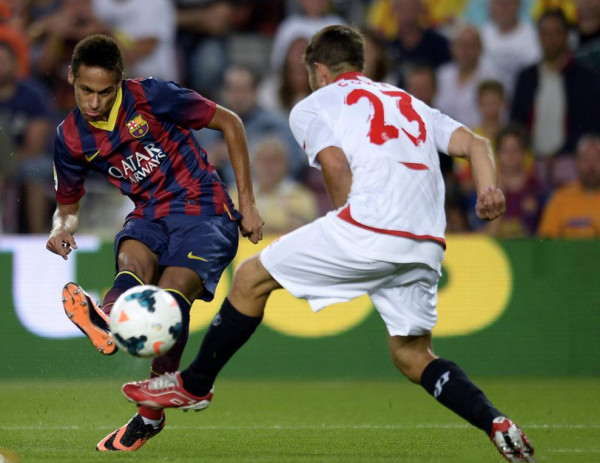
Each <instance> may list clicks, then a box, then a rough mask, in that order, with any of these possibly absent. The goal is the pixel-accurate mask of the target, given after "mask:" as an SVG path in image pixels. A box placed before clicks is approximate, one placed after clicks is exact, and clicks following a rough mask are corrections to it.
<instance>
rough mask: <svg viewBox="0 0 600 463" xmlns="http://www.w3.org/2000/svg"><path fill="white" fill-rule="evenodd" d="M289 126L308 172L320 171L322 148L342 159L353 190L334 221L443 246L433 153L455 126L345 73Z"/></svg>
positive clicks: (399, 93) (385, 87)
mask: <svg viewBox="0 0 600 463" xmlns="http://www.w3.org/2000/svg"><path fill="white" fill-rule="evenodd" d="M290 127H291V129H292V132H293V134H294V137H295V138H296V140H297V141H298V143H299V144H300V145H301V146H302V147H303V148H304V150H305V151H306V153H307V155H308V159H309V163H310V164H311V165H312V166H314V167H320V166H319V164H318V161H317V160H316V156H317V154H318V153H319V152H320V151H321V150H323V149H324V148H327V147H330V146H335V147H338V148H340V149H342V150H343V152H344V153H345V155H346V158H347V160H348V164H349V165H350V168H351V170H352V187H351V190H350V194H349V196H348V202H347V204H346V205H344V206H343V207H342V208H341V209H340V210H338V211H337V212H336V215H337V216H338V217H339V218H341V219H343V220H345V221H346V222H349V223H352V224H354V225H355V226H358V227H361V228H364V229H367V230H371V231H375V232H378V233H380V234H384V235H389V236H396V237H404V238H410V239H411V240H417V241H427V242H429V243H431V242H437V243H439V244H442V246H444V245H445V240H444V232H445V228H446V218H445V213H444V196H445V187H444V181H443V178H442V174H441V172H440V166H439V157H438V151H439V152H442V153H447V152H448V143H449V140H450V136H451V134H452V133H453V132H454V131H455V130H456V129H458V128H459V127H462V125H461V124H460V123H458V122H456V121H454V120H453V119H451V118H449V117H448V116H446V115H444V114H442V113H440V112H439V111H438V110H435V109H433V108H430V107H429V106H427V105H426V104H425V103H423V102H422V101H420V100H417V99H416V98H414V97H412V96H411V95H409V94H408V93H406V92H404V91H403V90H401V89H399V88H397V87H394V86H392V85H389V84H386V83H379V82H373V81H372V80H370V79H368V78H367V77H366V76H364V75H363V74H360V73H345V74H342V75H341V76H340V77H338V79H336V81H335V82H333V83H332V84H330V85H327V86H326V87H323V88H321V89H319V90H317V91H316V92H314V93H312V94H311V95H310V96H308V97H307V98H305V99H304V100H302V101H300V102H299V103H298V104H297V105H296V106H295V107H294V109H293V110H292V112H291V114H290ZM400 241H403V240H400ZM380 249H383V247H381V248H380Z"/></svg>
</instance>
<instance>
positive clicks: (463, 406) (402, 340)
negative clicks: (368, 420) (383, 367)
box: [388, 334, 535, 461]
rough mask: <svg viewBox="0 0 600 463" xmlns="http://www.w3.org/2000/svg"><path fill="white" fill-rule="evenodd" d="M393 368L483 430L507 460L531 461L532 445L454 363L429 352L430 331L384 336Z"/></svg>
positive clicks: (430, 350)
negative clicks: (414, 334) (386, 338)
mask: <svg viewBox="0 0 600 463" xmlns="http://www.w3.org/2000/svg"><path fill="white" fill-rule="evenodd" d="M388 343H389V347H390V352H391V354H392V359H393V361H394V364H395V365H396V367H397V368H398V369H399V370H400V371H401V372H402V373H403V374H404V375H405V376H406V377H407V378H408V379H409V380H410V381H412V382H413V383H416V384H420V385H421V386H422V387H423V388H424V389H425V390H426V391H427V392H428V393H429V394H431V395H432V396H433V397H435V398H436V399H437V401H438V402H440V403H441V404H442V405H444V406H446V407H448V408H449V409H450V410H452V411H453V412H455V413H456V414H457V415H459V416H461V417H462V418H464V419H465V420H467V421H468V422H469V423H471V424H472V425H473V426H476V427H478V428H479V429H481V430H483V431H484V432H485V433H486V434H487V435H488V436H490V438H491V440H492V442H493V443H494V445H496V447H497V448H498V450H499V451H500V453H501V454H502V455H503V456H504V457H505V458H506V460H508V461H535V460H534V459H533V446H532V445H531V443H530V442H529V440H528V438H527V436H525V434H523V432H522V431H521V430H520V428H519V427H518V426H517V425H515V424H514V423H512V422H511V421H510V420H509V419H508V418H507V417H506V415H505V414H503V413H502V412H500V411H499V410H498V409H497V408H496V407H494V405H493V404H492V403H491V402H490V400H489V399H488V398H487V397H486V395H485V394H484V393H483V392H482V391H481V389H479V387H477V385H475V384H474V383H473V382H472V381H471V380H470V379H469V378H468V377H467V375H466V374H465V372H464V371H463V370H462V369H461V368H460V367H459V366H458V365H457V364H456V363H454V362H452V361H450V360H446V359H443V358H438V357H436V356H435V355H434V354H433V349H432V346H431V334H426V335H422V336H388Z"/></svg>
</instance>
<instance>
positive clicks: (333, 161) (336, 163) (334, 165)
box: [317, 146, 352, 209]
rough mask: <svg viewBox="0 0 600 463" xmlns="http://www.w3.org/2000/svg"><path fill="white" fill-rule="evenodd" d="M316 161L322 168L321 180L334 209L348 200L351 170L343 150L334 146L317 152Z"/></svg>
mask: <svg viewBox="0 0 600 463" xmlns="http://www.w3.org/2000/svg"><path fill="white" fill-rule="evenodd" d="M317 161H319V164H320V165H321V169H322V170H323V182H324V183H325V188H326V189H327V194H328V195H329V198H330V199H331V203H332V204H333V207H334V208H335V209H339V208H340V207H342V206H343V205H344V204H346V201H347V200H348V195H349V194H350V188H351V187H352V171H351V170H350V165H349V164H348V160H347V159H346V155H345V154H344V152H343V151H342V150H341V149H340V148H337V147H335V146H328V147H327V148H325V149H323V150H321V151H320V152H319V154H317Z"/></svg>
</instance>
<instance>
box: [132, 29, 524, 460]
mask: <svg viewBox="0 0 600 463" xmlns="http://www.w3.org/2000/svg"><path fill="white" fill-rule="evenodd" d="M363 47H364V44H363V39H362V36H361V35H360V33H359V32H357V31H356V30H355V29H354V28H351V27H347V26H329V27H327V28H325V29H322V30H321V31H320V32H318V33H317V34H316V35H315V36H314V37H313V38H312V40H311V42H310V43H309V45H308V46H307V49H306V51H305V55H304V61H305V64H306V67H307V71H308V74H309V81H310V85H311V88H312V89H313V93H312V94H311V95H310V96H308V97H307V98H305V99H304V100H302V101H301V102H299V103H298V104H297V105H296V106H295V107H294V109H293V110H292V112H291V115H290V126H291V128H292V132H293V133H294V136H295V138H296V140H297V141H298V143H299V144H300V145H301V146H302V147H303V149H304V150H305V151H306V153H307V155H308V158H309V162H310V164H311V165H312V166H314V167H316V168H319V169H321V170H322V172H323V179H324V182H325V185H326V187H327V191H328V193H329V196H330V198H331V201H332V203H333V205H334V207H335V210H334V211H331V212H329V213H328V214H327V215H326V216H325V217H322V218H320V219H317V220H316V221H314V222H312V223H310V224H308V225H305V226H304V227H302V228H299V229H298V230H295V231H293V232H291V233H289V234H287V235H284V236H283V237H281V238H280V239H279V240H276V241H274V242H273V243H272V244H271V245H270V246H268V247H267V248H265V249H264V250H263V251H262V252H261V253H260V254H259V255H256V256H254V257H252V258H250V259H248V260H246V261H245V262H244V263H243V264H242V265H241V266H240V268H239V269H238V270H237V272H236V274H235V277H234V280H233V285H232V289H231V292H230V293H229V295H228V297H227V298H226V299H225V301H224V302H223V305H222V307H221V310H220V312H219V313H218V314H217V315H216V317H215V319H214V320H213V322H212V324H211V326H210V328H209V331H208V332H207V334H206V336H205V338H204V341H203V343H202V346H201V348H200V352H199V354H198V356H197V357H196V359H195V360H194V361H193V362H192V364H191V365H190V366H189V367H188V368H187V369H186V370H184V371H182V372H181V373H175V374H173V375H165V376H161V377H159V378H154V379H151V380H147V381H143V382H136V383H128V384H125V385H124V386H123V392H124V394H125V396H126V397H127V398H128V399H129V400H131V401H133V402H136V403H138V404H143V405H146V406H148V407H157V408H183V409H203V408H206V407H207V406H208V405H209V404H210V400H211V398H212V385H213V383H214V380H215V378H216V376H217V373H218V372H219V371H220V369H221V368H222V367H223V366H224V365H225V363H226V362H227V361H228V360H229V358H230V357H231V356H232V355H233V354H234V353H235V351H236V350H237V349H238V348H239V347H241V345H243V344H244V343H245V342H246V340H247V339H248V338H249V337H250V335H251V334H252V333H253V332H254V330H255V328H256V326H258V324H259V323H260V321H261V320H262V316H263V313H264V308H265V304H266V302H267V299H268V297H269V294H270V293H271V292H272V291H273V290H275V289H278V288H281V287H283V288H285V289H287V290H288V291H289V292H290V293H292V294H293V295H294V296H296V297H299V298H304V299H307V300H308V302H309V304H310V306H311V308H312V309H313V310H315V311H318V310H320V309H322V308H323V307H325V306H328V305H330V304H334V303H337V302H342V301H348V300H351V299H353V298H355V297H358V296H360V295H362V294H365V293H368V294H369V296H370V297H371V300H372V302H373V304H374V306H375V308H376V309H377V311H378V312H379V314H380V315H381V317H382V318H383V320H384V322H385V324H386V326H387V330H388V342H389V346H390V351H391V354H392V359H393V361H394V364H395V365H396V367H397V368H398V369H399V370H400V371H401V372H402V373H403V374H404V375H405V376H406V377H407V378H408V379H409V380H410V381H412V382H414V383H417V384H420V385H421V386H423V388H425V389H426V390H427V392H429V393H430V394H431V395H433V396H434V397H435V398H436V399H437V400H438V401H439V402H441V403H442V404H443V405H445V406H446V407H448V408H450V409H451V410H453V411H454V412H456V413H457V414H458V415H460V416H462V417H463V418H464V419H466V420H467V421H468V422H470V423H471V424H473V425H474V426H477V427H479V428H480V429H482V430H483V431H485V432H486V433H487V435H488V436H490V438H491V440H492V442H493V443H494V444H495V445H496V447H497V448H498V450H499V451H500V453H501V454H502V455H503V456H504V457H505V458H506V459H507V460H508V461H534V459H533V447H532V445H531V444H530V442H529V440H528V439H527V437H526V436H525V435H524V434H523V432H522V431H521V430H520V429H519V427H518V426H517V425H515V424H514V423H513V422H512V421H510V419H508V418H507V417H506V416H505V415H504V414H503V413H501V412H500V411H498V410H497V409H496V408H495V407H494V406H493V405H492V404H491V403H490V402H489V400H488V399H487V398H486V396H485V395H484V394H483V392H482V391H481V390H480V389H479V388H478V387H477V386H476V385H475V384H473V383H472V382H471V381H470V380H469V378H468V377H467V376H466V374H465V373H464V372H463V371H462V370H461V369H460V367H459V366H458V365H456V364H455V363H453V362H451V361H448V360H446V359H443V358H438V357H437V356H436V355H435V354H434V353H433V349H432V344H431V330H432V329H433V327H434V325H435V322H436V319H437V313H436V304H437V287H438V281H439V278H440V275H441V262H442V259H443V256H444V249H445V239H444V231H445V227H446V219H445V214H444V182H443V179H442V175H441V172H440V168H439V158H438V151H440V152H443V153H449V154H450V155H453V156H460V157H465V158H467V159H468V160H469V161H470V163H471V169H472V172H473V178H474V180H475V184H476V187H477V192H478V199H477V205H476V213H477V215H478V216H479V217H480V218H482V219H484V220H493V219H494V218H496V217H498V216H500V215H501V214H502V213H503V212H504V211H505V208H506V204H505V199H504V196H503V194H502V192H501V191H500V190H499V189H498V188H497V186H496V174H495V168H494V163H493V154H492V151H491V148H490V144H489V142H488V141H487V140H486V139H484V138H481V137H479V136H477V135H475V134H473V133H472V132H471V131H469V130H468V129H467V128H465V127H464V126H462V125H461V124H459V123H458V122H456V121H454V120H452V119H451V118H449V117H447V116H445V115H444V114H442V113H440V112H439V111H437V110H435V109H432V108H430V107H428V106H427V105H426V104H424V103H423V102H421V101H419V100H417V99H415V98H413V97H412V96H411V95H409V94H408V93H406V92H404V91H403V90H401V89H399V88H397V87H394V86H392V85H389V84H385V83H379V82H373V81H371V80H370V79H368V78H367V77H366V76H364V75H363V74H362V73H361V71H362V69H363V65H364V48H363Z"/></svg>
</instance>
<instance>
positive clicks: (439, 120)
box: [430, 108, 464, 154]
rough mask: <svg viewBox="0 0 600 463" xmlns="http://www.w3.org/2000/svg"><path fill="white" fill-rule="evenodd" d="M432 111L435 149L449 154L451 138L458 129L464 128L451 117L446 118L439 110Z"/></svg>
mask: <svg viewBox="0 0 600 463" xmlns="http://www.w3.org/2000/svg"><path fill="white" fill-rule="evenodd" d="M430 111H431V120H432V124H433V141H434V142H435V148H436V149H437V150H438V151H439V152H441V153H444V154H448V145H449V144H450V136H451V135H452V134H453V133H454V131H455V130H456V129H459V128H460V127H464V126H463V124H461V123H460V122H457V121H455V120H454V119H452V118H451V117H449V116H446V115H445V114H443V113H442V112H440V111H438V110H437V109H433V108H430Z"/></svg>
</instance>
